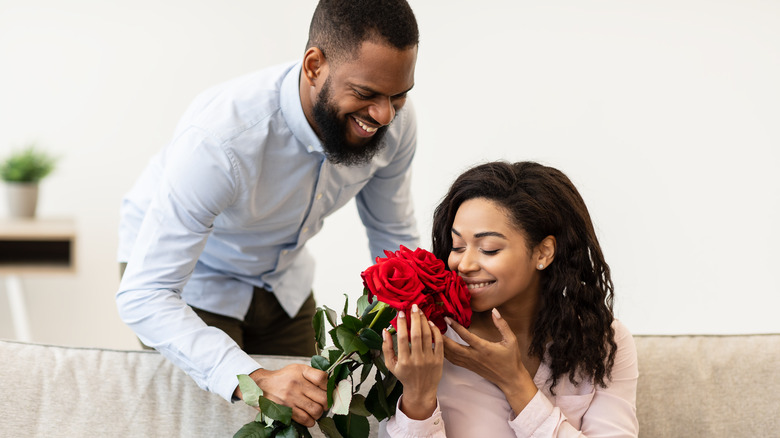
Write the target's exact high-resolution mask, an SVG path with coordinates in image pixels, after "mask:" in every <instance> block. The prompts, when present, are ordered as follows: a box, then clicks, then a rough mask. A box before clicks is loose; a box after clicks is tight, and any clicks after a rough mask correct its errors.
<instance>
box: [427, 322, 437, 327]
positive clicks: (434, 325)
mask: <svg viewBox="0 0 780 438" xmlns="http://www.w3.org/2000/svg"><path fill="white" fill-rule="evenodd" d="M428 325H429V326H431V327H436V324H434V323H433V322H432V321H428Z"/></svg>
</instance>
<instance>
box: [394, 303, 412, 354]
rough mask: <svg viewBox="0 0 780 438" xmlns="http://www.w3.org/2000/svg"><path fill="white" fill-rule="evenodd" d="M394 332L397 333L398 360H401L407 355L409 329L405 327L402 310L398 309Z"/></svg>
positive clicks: (404, 316) (404, 317) (404, 315)
mask: <svg viewBox="0 0 780 438" xmlns="http://www.w3.org/2000/svg"><path fill="white" fill-rule="evenodd" d="M396 333H397V334H398V336H397V338H398V360H399V361H403V360H406V359H407V358H408V357H409V331H408V330H407V328H406V314H405V313H404V311H403V310H399V311H398V322H397V324H396Z"/></svg>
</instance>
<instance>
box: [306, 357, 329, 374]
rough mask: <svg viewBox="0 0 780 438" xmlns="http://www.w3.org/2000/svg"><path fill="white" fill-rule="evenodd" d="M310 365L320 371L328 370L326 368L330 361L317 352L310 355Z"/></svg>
mask: <svg viewBox="0 0 780 438" xmlns="http://www.w3.org/2000/svg"><path fill="white" fill-rule="evenodd" d="M311 367H312V368H317V369H318V370H322V371H328V368H330V362H329V361H328V359H325V358H324V357H322V356H320V355H318V354H317V355H314V356H312V357H311Z"/></svg>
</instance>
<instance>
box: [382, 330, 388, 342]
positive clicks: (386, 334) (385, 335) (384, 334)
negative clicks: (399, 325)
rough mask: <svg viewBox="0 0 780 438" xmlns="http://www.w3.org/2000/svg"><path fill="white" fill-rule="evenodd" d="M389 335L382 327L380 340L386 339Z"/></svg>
mask: <svg viewBox="0 0 780 438" xmlns="http://www.w3.org/2000/svg"><path fill="white" fill-rule="evenodd" d="M389 335H390V333H388V332H387V329H382V340H383V341H386V340H387V337H388V336H389Z"/></svg>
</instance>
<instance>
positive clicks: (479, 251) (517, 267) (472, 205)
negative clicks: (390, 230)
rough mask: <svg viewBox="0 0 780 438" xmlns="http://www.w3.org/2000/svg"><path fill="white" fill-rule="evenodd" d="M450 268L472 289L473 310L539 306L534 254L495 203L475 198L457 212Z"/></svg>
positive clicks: (449, 260)
mask: <svg viewBox="0 0 780 438" xmlns="http://www.w3.org/2000/svg"><path fill="white" fill-rule="evenodd" d="M448 265H449V267H450V269H451V270H453V271H455V272H458V274H460V276H461V277H463V279H464V280H465V282H466V284H467V285H468V288H469V291H470V292H471V308H472V309H474V311H477V312H484V311H486V310H490V309H492V308H494V307H499V308H501V310H510V309H515V310H521V309H522V308H528V307H529V306H530V307H531V308H533V307H534V306H535V305H536V302H537V298H538V293H539V272H538V271H537V267H536V263H535V258H534V254H533V253H532V251H531V250H529V249H528V245H527V243H526V238H525V235H524V234H523V232H522V231H521V230H519V229H517V227H515V226H514V225H512V223H511V222H510V220H509V216H508V214H507V212H506V210H505V209H504V208H503V207H502V206H500V205H499V204H497V203H495V202H493V201H490V200H487V199H485V198H475V199H470V200H468V201H466V202H464V203H463V204H461V206H460V208H458V211H457V213H456V214H455V221H454V222H453V224H452V250H451V252H450V256H449V259H448ZM502 313H503V311H502Z"/></svg>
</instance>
